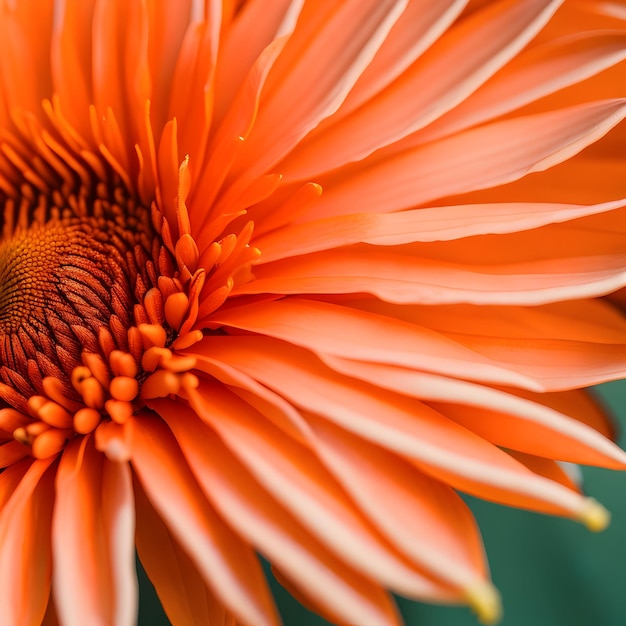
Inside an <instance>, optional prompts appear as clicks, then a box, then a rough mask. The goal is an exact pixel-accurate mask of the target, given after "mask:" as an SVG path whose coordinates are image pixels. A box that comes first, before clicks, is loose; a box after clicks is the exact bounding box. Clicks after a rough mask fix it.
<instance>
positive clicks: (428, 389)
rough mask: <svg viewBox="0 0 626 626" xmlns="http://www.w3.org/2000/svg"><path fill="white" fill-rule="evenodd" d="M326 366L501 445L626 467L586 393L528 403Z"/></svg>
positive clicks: (407, 374) (438, 381) (383, 372)
mask: <svg viewBox="0 0 626 626" xmlns="http://www.w3.org/2000/svg"><path fill="white" fill-rule="evenodd" d="M325 360H326V363H327V364H328V365H329V366H330V367H332V368H333V369H334V370H336V371H337V372H340V373H342V374H346V375H348V376H353V377H356V378H358V379H360V380H364V381H366V382H369V383H371V384H375V385H379V386H381V387H383V388H385V389H390V390H392V391H396V392H398V393H402V394H405V395H407V396H410V397H415V398H418V399H420V400H422V401H428V402H429V406H433V407H434V408H435V409H436V410H438V411H439V412H440V413H442V414H443V415H445V416H446V417H449V418H451V419H453V420H455V421H456V422H458V423H460V424H462V425H463V426H465V427H466V428H468V429H470V430H471V431H473V432H475V433H477V434H479V435H481V436H482V437H484V438H485V439H487V440H488V441H491V442H492V443H495V444H497V445H500V446H504V447H507V448H511V449H514V450H525V451H526V452H529V453H532V454H533V455H539V456H547V457H550V458H555V459H560V460H563V461H571V462H573V463H583V464H588V465H595V464H598V465H601V466H604V467H616V468H621V467H623V465H624V463H625V462H626V456H625V455H624V453H623V452H622V451H621V450H620V449H619V448H618V447H617V446H616V445H614V444H613V443H612V442H611V441H610V439H609V437H610V435H611V432H610V430H609V429H608V424H607V421H606V419H607V418H606V416H604V415H603V414H602V413H600V412H599V408H598V407H597V405H596V404H595V403H593V402H592V401H591V400H590V399H589V398H587V397H586V395H585V394H583V393H582V392H569V393H560V394H530V393H528V392H525V395H526V398H524V397H519V396H518V395H514V394H510V393H506V392H504V391H500V390H498V389H493V388H491V387H486V386H483V385H476V384H474V383H468V382H466V381H460V380H454V379H452V378H446V377H444V376H435V375H432V374H424V373H421V372H415V371H412V370H407V369H403V368H398V367H389V366H386V365H380V364H376V363H363V362H358V361H351V360H348V359H338V358H336V357H333V358H330V359H329V358H326V359H325ZM452 399H453V400H454V402H455V404H454V405H452V404H450V401H451V400H452ZM572 418H573V419H572ZM596 426H598V427H599V428H600V432H597V429H596V428H595V427H596Z"/></svg>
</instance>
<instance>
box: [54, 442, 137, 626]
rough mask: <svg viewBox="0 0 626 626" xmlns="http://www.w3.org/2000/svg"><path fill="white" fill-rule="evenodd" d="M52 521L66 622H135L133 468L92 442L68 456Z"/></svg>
mask: <svg viewBox="0 0 626 626" xmlns="http://www.w3.org/2000/svg"><path fill="white" fill-rule="evenodd" d="M56 493H57V497H56V503H55V508H54V517H53V521H52V538H53V546H54V553H55V561H54V576H53V585H54V595H55V604H56V609H57V613H58V615H59V619H60V621H61V622H62V623H63V624H68V625H69V626H71V625H73V624H76V625H78V624H84V623H85V621H93V622H94V623H107V624H116V625H119V626H127V625H128V624H132V623H133V621H134V620H135V619H136V614H137V576H136V573H135V550H134V534H135V523H134V511H133V495H132V486H131V480H130V473H129V468H128V466H127V465H125V464H116V463H111V462H110V461H108V460H106V459H105V457H103V456H102V455H101V454H100V453H98V452H97V451H96V450H95V448H94V447H93V442H92V441H91V439H90V438H88V437H85V438H84V439H82V440H80V439H75V440H73V441H72V442H70V443H69V444H68V446H67V448H66V450H65V452H64V453H63V456H62V458H61V462H60V464H59V470H58V473H57V479H56Z"/></svg>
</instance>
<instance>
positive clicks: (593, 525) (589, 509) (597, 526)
mask: <svg viewBox="0 0 626 626" xmlns="http://www.w3.org/2000/svg"><path fill="white" fill-rule="evenodd" d="M580 521H581V522H582V523H583V524H584V525H585V526H586V527H587V528H588V529H589V530H590V531H592V532H594V533H598V532H600V531H601V530H604V529H605V528H606V527H607V526H608V525H609V523H610V522H611V514H610V513H609V512H608V511H607V510H606V509H605V508H604V507H603V506H602V505H601V504H600V503H599V502H598V501H597V500H595V499H594V498H587V499H586V500H585V505H584V507H583V510H582V511H581V512H580Z"/></svg>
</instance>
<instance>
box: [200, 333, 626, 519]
mask: <svg viewBox="0 0 626 626" xmlns="http://www.w3.org/2000/svg"><path fill="white" fill-rule="evenodd" d="M238 339H242V340H243V341H237V340H238ZM211 355H212V357H213V358H215V359H220V360H224V361H225V362H227V363H230V364H231V365H236V366H237V367H238V368H239V369H241V370H242V371H244V372H246V373H248V374H249V375H251V376H254V378H256V379H257V380H258V381H259V382H261V383H263V384H265V385H267V386H268V387H270V388H271V389H273V390H275V391H277V392H278V393H280V394H281V395H283V396H284V397H285V398H287V399H288V400H290V401H291V402H292V403H294V404H295V405H296V406H298V407H301V408H303V409H305V410H307V411H309V412H311V413H315V414H317V415H321V416H323V417H324V418H325V419H327V420H329V421H331V422H333V423H335V424H337V425H338V426H340V427H341V428H343V429H344V430H347V431H349V432H351V433H353V434H355V435H357V436H359V437H361V438H363V439H365V440H368V441H371V442H373V443H376V444H377V445H380V446H383V447H385V448H387V449H389V450H391V451H393V452H395V453H399V454H401V455H403V456H405V457H406V458H409V459H411V460H412V461H413V462H415V463H416V464H417V466H418V467H419V468H420V469H421V470H423V471H425V472H426V473H428V474H430V475H433V476H434V477H436V478H439V479H441V480H443V481H444V482H447V483H448V484H450V485H452V486H454V487H456V488H458V489H462V490H463V491H467V492H469V493H473V494H476V495H479V496H480V497H482V498H486V499H493V500H495V501H498V502H502V503H505V504H511V505H513V506H521V507H529V508H533V509H535V510H540V511H545V512H551V513H558V514H561V515H568V516H571V517H575V518H579V519H582V520H587V519H589V518H588V517H587V516H588V514H589V510H588V507H589V506H590V503H589V502H588V501H586V500H584V499H581V498H580V496H579V495H578V494H574V493H571V492H569V491H567V490H565V489H563V488H562V487H561V486H560V485H556V484H553V483H550V482H549V481H546V480H544V479H541V478H538V477H537V476H535V475H534V474H532V473H531V472H529V471H527V470H526V469H525V468H523V467H522V466H521V465H520V464H518V463H517V462H515V461H513V460H512V459H511V458H510V457H509V456H508V455H506V454H505V453H504V452H502V451H501V450H499V449H498V448H496V447H495V446H493V445H492V444H490V443H488V442H487V441H485V440H484V439H482V438H481V437H479V436H477V435H475V434H474V433H472V432H471V431H469V430H467V429H465V428H463V427H461V426H459V425H457V424H455V423H454V422H453V421H452V420H449V419H447V418H446V417H444V416H443V415H441V414H440V413H437V412H436V411H434V410H432V409H430V408H429V407H427V406H425V405H423V404H420V403H419V402H416V401H415V400H413V399H409V398H406V397H403V396H399V395H397V394H391V393H389V392H386V391H384V390H382V389H379V388H375V387H372V386H371V385H365V384H362V383H359V382H358V381H355V380H352V379H348V378H346V377H342V376H339V375H338V374H337V373H336V372H333V371H332V370H330V369H328V368H326V367H325V366H324V365H323V364H322V363H321V362H320V361H319V360H317V359H316V358H315V357H314V356H313V355H311V354H310V353H305V352H304V351H301V350H298V349H296V348H294V347H293V346H288V345H285V344H282V345H281V344H279V343H278V342H271V341H268V340H267V339H263V338H254V337H241V338H238V337H223V338H221V341H219V342H212V344H211ZM190 393H191V392H190ZM210 393H211V394H213V395H215V394H216V393H218V391H217V390H211V392H210ZM203 395H204V396H207V395H208V397H210V394H209V390H208V389H207V391H206V392H205V393H204V394H203ZM190 397H191V398H192V405H193V406H194V408H195V410H196V411H198V412H199V411H200V410H201V409H202V417H203V418H205V419H208V420H210V421H211V424H212V426H213V427H214V428H218V429H221V430H220V435H221V436H222V437H229V438H230V440H231V441H233V445H235V446H237V449H239V448H241V446H242V445H243V444H242V437H243V434H242V433H241V432H240V433H239V434H238V437H236V436H235V433H234V424H232V423H231V424H230V428H228V429H226V427H225V425H223V423H224V422H225V420H226V418H225V417H224V416H222V417H221V419H220V420H219V421H218V420H217V419H216V418H215V417H214V412H215V408H214V407H213V408H209V407H211V406H212V404H215V400H213V401H212V403H207V404H206V407H205V408H203V403H206V401H205V400H202V397H201V396H200V394H199V393H198V392H196V391H193V395H190ZM212 411H213V412H212ZM224 413H226V411H224ZM231 413H232V411H231ZM205 416H206V417H205ZM231 421H232V418H231ZM247 430H248V432H250V433H252V434H253V435H254V436H255V437H256V438H257V440H258V438H259V435H258V434H256V433H254V431H253V430H252V429H251V428H249V427H248V429H247ZM275 437H277V435H276V436H275ZM275 437H273V438H272V441H275V440H277V439H275ZM264 445H267V441H266V442H264ZM233 451H234V449H233ZM618 452H619V450H618V449H617V452H615V454H616V455H617V454H618ZM281 454H282V455H285V454H287V449H285V450H282V453H281ZM246 455H247V456H246ZM250 455H251V449H249V448H248V449H247V452H246V453H244V452H243V450H242V453H241V460H242V461H243V462H246V461H247V460H248V461H249V457H250ZM274 457H278V458H281V455H278V454H270V453H269V451H268V452H266V453H264V454H263V455H262V458H274ZM300 462H302V461H300ZM622 464H623V466H625V467H626V453H622ZM496 468H497V469H496ZM285 471H288V470H285ZM292 497H293V496H292ZM318 497H319V496H318ZM310 506H311V504H308V507H310ZM591 506H592V508H594V506H593V505H591ZM591 517H593V515H591ZM592 523H593V522H592Z"/></svg>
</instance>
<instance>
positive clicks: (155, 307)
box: [0, 183, 194, 458]
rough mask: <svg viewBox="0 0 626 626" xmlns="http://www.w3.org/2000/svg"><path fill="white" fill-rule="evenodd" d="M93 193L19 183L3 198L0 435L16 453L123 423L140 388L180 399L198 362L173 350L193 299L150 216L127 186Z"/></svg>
mask: <svg viewBox="0 0 626 626" xmlns="http://www.w3.org/2000/svg"><path fill="white" fill-rule="evenodd" d="M96 189H97V191H96V193H93V194H91V195H90V194H89V193H88V192H87V191H85V192H82V193H81V194H79V195H70V196H68V197H65V198H64V199H61V196H60V194H58V193H55V194H49V195H38V194H37V193H36V192H35V190H33V189H32V188H31V189H28V188H23V189H22V191H23V196H22V199H21V202H19V203H18V202H16V201H15V200H13V199H11V198H6V199H5V202H4V221H3V232H2V235H3V236H2V241H1V242H0V403H1V404H0V406H2V405H3V406H4V408H0V431H4V432H6V433H7V434H11V435H12V440H13V442H14V443H13V445H14V447H16V450H15V453H16V454H22V455H26V454H32V455H33V456H35V457H39V458H43V457H46V456H50V455H52V454H56V453H57V452H59V451H60V450H61V449H62V448H63V447H64V445H65V444H66V442H67V441H68V440H69V439H70V438H72V437H73V436H75V435H77V434H87V433H89V432H92V431H94V430H96V429H97V428H98V426H99V425H100V424H101V423H102V422H115V423H117V424H122V423H124V422H125V420H126V419H128V417H130V415H132V414H133V413H134V412H135V411H137V410H138V409H139V408H141V406H142V405H143V400H142V398H141V397H140V396H141V393H140V392H141V391H142V389H143V387H145V394H144V398H145V397H155V396H157V395H163V394H167V393H170V392H176V391H177V390H178V388H179V386H180V383H181V379H182V378H183V377H184V376H185V373H186V370H187V369H189V368H190V367H192V366H193V365H194V363H193V362H192V361H193V360H190V359H187V360H185V359H180V358H176V357H175V356H174V355H173V354H172V352H171V351H170V350H169V347H168V346H170V344H171V343H172V341H173V340H174V338H175V337H176V335H177V334H178V331H179V330H180V326H181V324H182V323H183V321H184V320H185V309H186V305H187V304H188V302H189V300H188V297H187V295H186V294H185V289H184V286H183V284H182V283H181V281H180V280H179V279H178V278H177V277H178V274H179V272H178V271H177V268H176V261H175V259H174V255H173V254H172V252H171V251H169V250H168V249H167V246H166V245H165V244H164V243H163V241H162V239H161V237H160V234H159V233H157V232H155V229H154V227H153V221H152V218H153V214H152V215H151V212H150V211H149V210H148V209H146V208H145V207H143V206H141V205H139V204H137V202H136V201H135V200H134V199H133V198H132V197H131V196H129V195H128V194H126V193H125V192H124V190H123V189H122V188H121V187H119V186H118V187H108V186H107V185H105V184H103V183H101V184H99V185H97V187H96ZM157 222H158V220H157ZM170 247H171V246H170ZM188 282H191V281H189V280H188ZM190 376H191V375H187V377H188V378H189V377H190ZM187 382H189V381H188V380H187ZM18 442H19V443H18ZM5 445H6V444H5ZM18 446H19V447H18ZM4 452H5V456H6V455H7V450H6V448H5V449H4Z"/></svg>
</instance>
